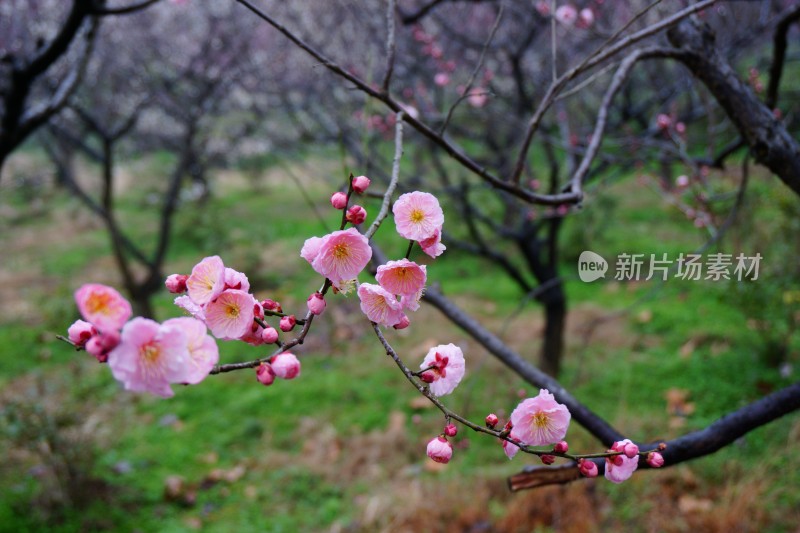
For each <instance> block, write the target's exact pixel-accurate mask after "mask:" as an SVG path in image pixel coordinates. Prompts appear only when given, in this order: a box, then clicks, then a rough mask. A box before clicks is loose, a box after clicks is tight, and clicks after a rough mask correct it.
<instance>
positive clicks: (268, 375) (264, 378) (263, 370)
mask: <svg viewBox="0 0 800 533" xmlns="http://www.w3.org/2000/svg"><path fill="white" fill-rule="evenodd" d="M256 379H258V381H259V382H261V384H262V385H272V383H273V382H274V381H275V371H274V370H273V369H272V365H270V364H269V363H261V364H260V365H258V367H257V368H256Z"/></svg>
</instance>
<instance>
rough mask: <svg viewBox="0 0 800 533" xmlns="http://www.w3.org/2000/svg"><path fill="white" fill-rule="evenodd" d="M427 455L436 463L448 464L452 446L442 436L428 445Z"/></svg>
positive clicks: (451, 454)
mask: <svg viewBox="0 0 800 533" xmlns="http://www.w3.org/2000/svg"><path fill="white" fill-rule="evenodd" d="M427 454H428V457H430V458H431V459H433V460H434V461H436V462H437V463H443V464H446V463H449V462H450V458H451V457H453V445H452V444H450V443H449V442H448V441H447V439H446V438H444V437H442V436H439V437H436V438H435V439H431V441H430V442H429V443H428V448H427Z"/></svg>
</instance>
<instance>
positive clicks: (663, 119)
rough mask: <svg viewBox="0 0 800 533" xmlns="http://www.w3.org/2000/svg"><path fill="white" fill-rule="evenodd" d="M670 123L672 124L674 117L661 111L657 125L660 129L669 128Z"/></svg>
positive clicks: (657, 118)
mask: <svg viewBox="0 0 800 533" xmlns="http://www.w3.org/2000/svg"><path fill="white" fill-rule="evenodd" d="M670 125H672V118H670V116H669V115H667V114H664V113H660V114H659V115H658V116H657V117H656V126H658V128H659V129H662V130H666V129H669V127H670Z"/></svg>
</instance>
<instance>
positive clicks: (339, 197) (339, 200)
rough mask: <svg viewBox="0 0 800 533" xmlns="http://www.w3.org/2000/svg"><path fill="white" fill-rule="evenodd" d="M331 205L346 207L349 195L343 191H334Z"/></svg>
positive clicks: (335, 207) (339, 207) (336, 207)
mask: <svg viewBox="0 0 800 533" xmlns="http://www.w3.org/2000/svg"><path fill="white" fill-rule="evenodd" d="M331 205H332V206H333V208H334V209H339V210H342V209H344V208H345V207H347V195H346V194H345V193H343V192H341V191H337V192H335V193H333V194H332V195H331Z"/></svg>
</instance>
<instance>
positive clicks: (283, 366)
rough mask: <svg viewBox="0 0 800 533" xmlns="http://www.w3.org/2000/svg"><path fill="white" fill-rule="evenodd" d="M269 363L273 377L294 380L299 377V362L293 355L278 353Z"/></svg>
mask: <svg viewBox="0 0 800 533" xmlns="http://www.w3.org/2000/svg"><path fill="white" fill-rule="evenodd" d="M269 362H270V364H271V365H272V370H273V371H274V372H275V375H276V376H278V377H279V378H281V379H294V378H296V377H297V376H299V375H300V361H298V359H297V357H296V356H295V355H294V354H293V353H289V352H283V353H279V354H278V355H276V356H275V357H273V358H272V359H270V361H269Z"/></svg>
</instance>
